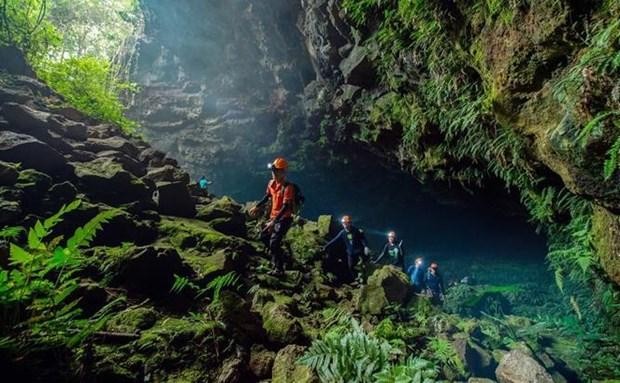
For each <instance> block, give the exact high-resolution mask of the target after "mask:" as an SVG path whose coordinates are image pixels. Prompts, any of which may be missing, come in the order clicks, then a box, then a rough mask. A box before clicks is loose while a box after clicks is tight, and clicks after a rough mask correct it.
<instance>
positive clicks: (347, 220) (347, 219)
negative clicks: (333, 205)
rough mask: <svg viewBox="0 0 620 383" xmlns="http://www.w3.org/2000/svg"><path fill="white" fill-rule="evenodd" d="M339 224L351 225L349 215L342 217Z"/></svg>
mask: <svg viewBox="0 0 620 383" xmlns="http://www.w3.org/2000/svg"><path fill="white" fill-rule="evenodd" d="M340 222H342V223H345V222H348V223H351V216H349V215H344V216H342V219H340Z"/></svg>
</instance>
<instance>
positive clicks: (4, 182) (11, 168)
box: [0, 161, 19, 186]
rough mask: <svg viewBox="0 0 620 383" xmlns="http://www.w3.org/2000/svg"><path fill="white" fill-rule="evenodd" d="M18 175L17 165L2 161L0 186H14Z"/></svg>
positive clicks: (0, 164)
mask: <svg viewBox="0 0 620 383" xmlns="http://www.w3.org/2000/svg"><path fill="white" fill-rule="evenodd" d="M18 175H19V172H18V170H17V166H16V165H14V164H10V163H8V162H3V161H0V186H13V185H14V184H15V182H17V176H18Z"/></svg>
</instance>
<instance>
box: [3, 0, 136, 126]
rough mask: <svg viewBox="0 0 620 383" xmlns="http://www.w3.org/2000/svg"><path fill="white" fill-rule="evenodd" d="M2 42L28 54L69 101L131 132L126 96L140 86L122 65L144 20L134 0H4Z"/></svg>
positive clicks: (36, 68)
mask: <svg viewBox="0 0 620 383" xmlns="http://www.w3.org/2000/svg"><path fill="white" fill-rule="evenodd" d="M0 7H2V11H3V12H1V14H2V17H1V19H0V45H15V46H17V47H18V48H20V49H21V50H22V51H24V52H25V53H26V56H27V58H28V61H29V62H30V64H31V65H32V66H33V67H34V69H35V71H36V72H37V74H38V76H39V77H40V78H41V79H42V80H44V81H46V82H47V83H48V85H50V86H51V87H52V89H54V90H55V91H57V92H58V93H60V94H61V95H63V96H64V97H65V98H66V100H67V102H68V103H69V104H71V105H72V106H74V107H75V108H77V109H79V110H80V111H82V112H84V113H86V114H88V115H89V116H92V117H95V118H98V119H102V120H104V121H107V122H111V123H114V124H117V125H119V126H120V127H121V128H122V129H123V130H125V131H126V132H128V133H132V132H134V131H135V129H136V128H137V123H136V122H135V121H132V120H130V119H128V118H127V117H125V115H124V109H125V108H124V106H123V103H122V101H121V100H122V98H123V97H124V96H126V95H127V93H130V92H133V91H135V90H136V89H135V86H134V85H132V84H129V83H127V82H125V81H124V80H122V78H123V76H124V73H123V72H124V71H125V69H124V67H123V66H121V65H120V64H119V62H120V60H119V57H120V56H121V53H122V49H123V48H126V47H125V46H124V45H125V44H126V40H127V39H132V38H134V31H135V30H136V28H138V25H139V24H140V18H139V17H138V14H139V12H138V8H137V2H136V1H135V0H112V1H109V2H105V3H102V2H100V1H95V0H77V1H74V0H57V1H53V2H51V1H47V0H25V1H18V0H2V1H1V2H0Z"/></svg>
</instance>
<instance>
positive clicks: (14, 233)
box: [0, 226, 25, 241]
mask: <svg viewBox="0 0 620 383" xmlns="http://www.w3.org/2000/svg"><path fill="white" fill-rule="evenodd" d="M24 231H25V230H24V228H23V227H20V226H11V227H5V228H3V229H0V239H9V240H13V241H14V240H16V239H17V237H19V236H20V235H21V234H22V233H23V232H24Z"/></svg>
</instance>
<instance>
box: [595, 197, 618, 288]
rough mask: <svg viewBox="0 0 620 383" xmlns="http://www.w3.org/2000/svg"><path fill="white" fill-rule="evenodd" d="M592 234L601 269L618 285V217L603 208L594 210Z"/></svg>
mask: <svg viewBox="0 0 620 383" xmlns="http://www.w3.org/2000/svg"><path fill="white" fill-rule="evenodd" d="M592 234H593V237H594V245H595V247H596V250H597V254H598V258H599V262H600V265H601V267H602V268H603V270H605V272H606V273H607V275H608V276H609V278H611V280H613V281H614V282H616V283H617V284H618V285H620V217H618V216H617V215H615V214H612V213H610V212H609V211H608V210H606V209H604V208H601V207H597V208H595V209H594V215H593V216H592Z"/></svg>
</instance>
